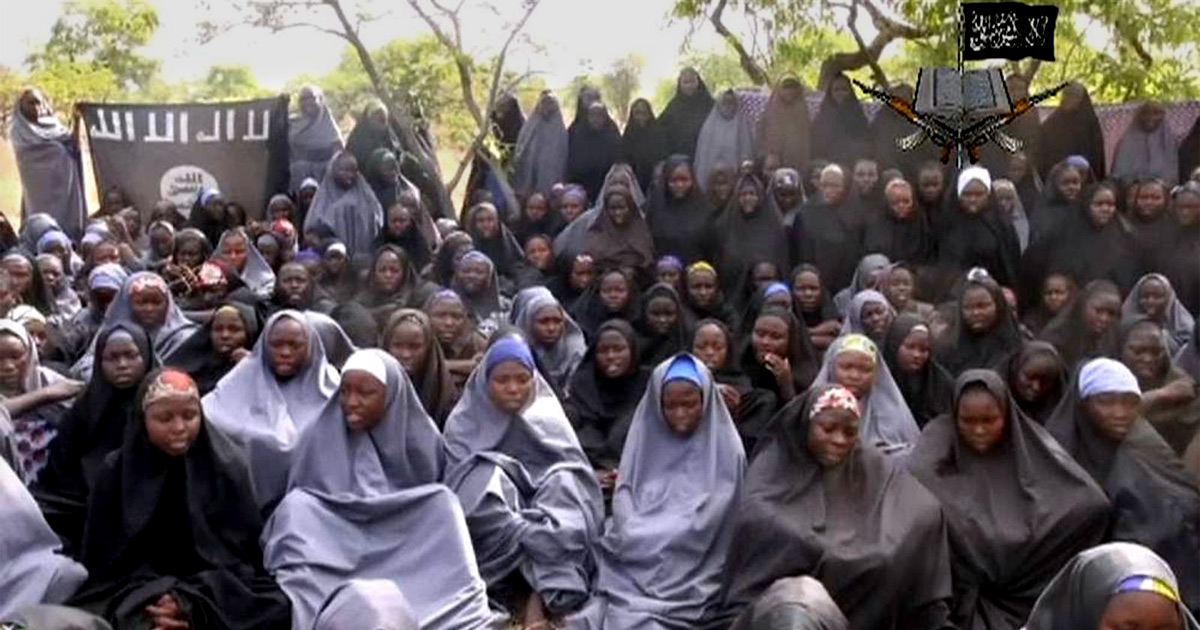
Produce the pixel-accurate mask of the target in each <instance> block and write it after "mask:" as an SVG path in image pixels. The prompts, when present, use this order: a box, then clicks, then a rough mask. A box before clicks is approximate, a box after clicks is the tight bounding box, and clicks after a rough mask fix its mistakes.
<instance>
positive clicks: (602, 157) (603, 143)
mask: <svg viewBox="0 0 1200 630" xmlns="http://www.w3.org/2000/svg"><path fill="white" fill-rule="evenodd" d="M620 157H621V131H620V130H619V129H617V123H615V122H613V119H612V118H611V117H606V118H605V120H604V125H603V126H601V127H600V128H599V129H593V128H592V126H591V124H590V123H588V121H587V115H586V112H583V113H582V114H581V115H580V116H578V117H576V118H575V121H574V122H572V123H571V126H570V127H568V128H567V174H566V177H567V181H569V182H572V183H575V184H579V185H581V186H583V189H584V190H586V191H587V194H588V199H596V198H597V195H599V194H600V189H601V188H602V187H603V186H604V176H605V175H607V174H608V169H610V168H612V165H613V164H615V163H616V162H617V160H618V159H619V158H620Z"/></svg>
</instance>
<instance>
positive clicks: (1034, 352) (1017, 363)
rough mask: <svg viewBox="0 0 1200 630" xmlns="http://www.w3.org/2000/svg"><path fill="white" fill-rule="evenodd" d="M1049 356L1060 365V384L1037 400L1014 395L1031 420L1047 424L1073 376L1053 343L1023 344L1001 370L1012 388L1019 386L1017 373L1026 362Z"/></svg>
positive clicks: (1031, 342) (1029, 342)
mask: <svg viewBox="0 0 1200 630" xmlns="http://www.w3.org/2000/svg"><path fill="white" fill-rule="evenodd" d="M1043 355H1044V356H1048V357H1050V358H1052V359H1054V361H1055V362H1056V363H1057V365H1058V385H1057V386H1056V387H1054V388H1053V389H1051V390H1050V391H1048V392H1042V399H1041V400H1040V401H1035V402H1027V401H1025V400H1021V399H1020V398H1019V397H1017V396H1014V397H1013V399H1014V400H1015V401H1016V403H1017V406H1018V407H1019V408H1020V410H1021V413H1023V414H1025V416H1026V417H1028V418H1029V419H1030V420H1033V421H1034V422H1036V423H1038V424H1042V425H1044V424H1046V421H1047V420H1049V419H1050V416H1051V415H1053V414H1054V410H1055V409H1058V405H1059V403H1061V402H1062V399H1063V396H1065V395H1066V387H1067V381H1069V380H1070V378H1071V376H1070V373H1069V370H1068V369H1067V364H1066V363H1064V362H1063V359H1062V356H1061V355H1059V354H1058V350H1057V349H1056V348H1055V347H1054V346H1053V345H1051V344H1049V343H1047V342H1045V341H1027V342H1025V344H1024V345H1023V346H1021V351H1020V352H1017V353H1016V354H1013V355H1012V357H1011V358H1010V359H1009V360H1008V361H1007V362H1006V363H1005V366H1004V369H1003V370H1001V371H1000V373H1001V374H1002V375H1004V377H1005V380H1006V382H1007V383H1008V387H1009V389H1010V390H1012V389H1014V388H1016V387H1017V374H1018V373H1019V372H1020V370H1021V368H1023V367H1024V366H1025V364H1026V363H1028V362H1029V361H1031V360H1032V359H1033V358H1034V357H1037V356H1043Z"/></svg>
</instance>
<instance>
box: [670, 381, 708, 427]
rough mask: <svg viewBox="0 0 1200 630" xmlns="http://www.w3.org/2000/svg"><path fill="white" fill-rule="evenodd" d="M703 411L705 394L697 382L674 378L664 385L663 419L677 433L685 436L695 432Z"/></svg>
mask: <svg viewBox="0 0 1200 630" xmlns="http://www.w3.org/2000/svg"><path fill="white" fill-rule="evenodd" d="M703 411H704V394H703V392H701V391H700V388H699V387H697V386H696V384H695V383H692V382H690V381H684V380H674V381H671V382H669V383H667V384H666V385H664V386H663V391H662V415H663V420H664V421H665V422H666V423H667V428H669V429H670V430H671V432H672V433H674V434H675V435H677V436H679V437H684V438H685V437H688V436H690V435H691V434H693V433H695V432H696V427H698V426H700V418H701V415H702V412H703Z"/></svg>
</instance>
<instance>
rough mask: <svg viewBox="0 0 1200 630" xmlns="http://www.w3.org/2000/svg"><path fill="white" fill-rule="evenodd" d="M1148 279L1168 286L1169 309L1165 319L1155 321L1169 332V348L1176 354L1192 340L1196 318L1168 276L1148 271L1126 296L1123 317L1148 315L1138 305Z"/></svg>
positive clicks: (1130, 318)
mask: <svg viewBox="0 0 1200 630" xmlns="http://www.w3.org/2000/svg"><path fill="white" fill-rule="evenodd" d="M1147 280H1158V281H1159V282H1161V283H1162V285H1163V286H1164V287H1166V288H1167V310H1166V313H1165V315H1164V320H1163V321H1161V322H1155V323H1157V324H1160V325H1162V327H1163V330H1164V331H1165V332H1166V333H1167V341H1168V346H1169V348H1168V349H1169V350H1170V353H1171V354H1172V355H1174V354H1175V353H1177V352H1179V349H1180V348H1182V347H1184V346H1186V345H1187V344H1188V342H1189V341H1191V339H1192V333H1193V332H1195V329H1196V319H1195V318H1194V317H1192V314H1191V313H1189V312H1188V310H1187V307H1186V306H1184V305H1183V303H1181V302H1180V301H1179V296H1178V295H1177V294H1176V293H1175V287H1173V286H1171V281H1170V280H1168V279H1167V277H1166V276H1164V275H1162V274H1161V273H1148V274H1146V275H1144V276H1142V277H1141V278H1140V279H1138V281H1137V284H1135V285H1133V288H1132V289H1130V290H1129V295H1127V296H1126V297H1125V303H1124V304H1122V305H1121V319H1122V320H1123V321H1129V320H1132V319H1133V318H1135V317H1145V316H1146V314H1145V313H1144V312H1142V308H1141V306H1139V305H1138V296H1139V294H1140V293H1141V291H1142V285H1143V284H1145V283H1146V281H1147ZM1118 350H1119V349H1118Z"/></svg>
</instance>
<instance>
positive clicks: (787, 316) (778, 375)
mask: <svg viewBox="0 0 1200 630" xmlns="http://www.w3.org/2000/svg"><path fill="white" fill-rule="evenodd" d="M750 330H751V333H750V338H749V339H748V340H744V343H745V346H744V348H743V350H742V369H743V370H744V371H745V372H746V375H747V376H749V377H750V382H751V383H752V384H753V385H754V387H755V388H756V389H764V390H767V391H769V392H771V393H773V394H775V396H776V398H777V399H778V400H779V403H780V404H781V405H783V404H786V403H788V402H789V401H791V400H792V399H793V398H795V397H796V396H799V395H800V394H801V393H802V392H804V391H805V390H806V389H808V386H809V384H810V383H812V380H813V378H814V377H815V376H816V374H817V367H818V362H817V358H816V354H815V353H814V352H813V349H812V344H811V343H810V342H809V340H808V332H807V331H806V330H805V329H804V325H803V324H801V323H800V322H799V320H797V319H796V317H795V316H794V315H792V311H791V310H790V309H784V308H780V307H778V306H767V307H766V308H764V309H763V310H762V312H760V313H759V314H758V317H757V318H755V321H754V324H753V327H752V328H751V329H750Z"/></svg>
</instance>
